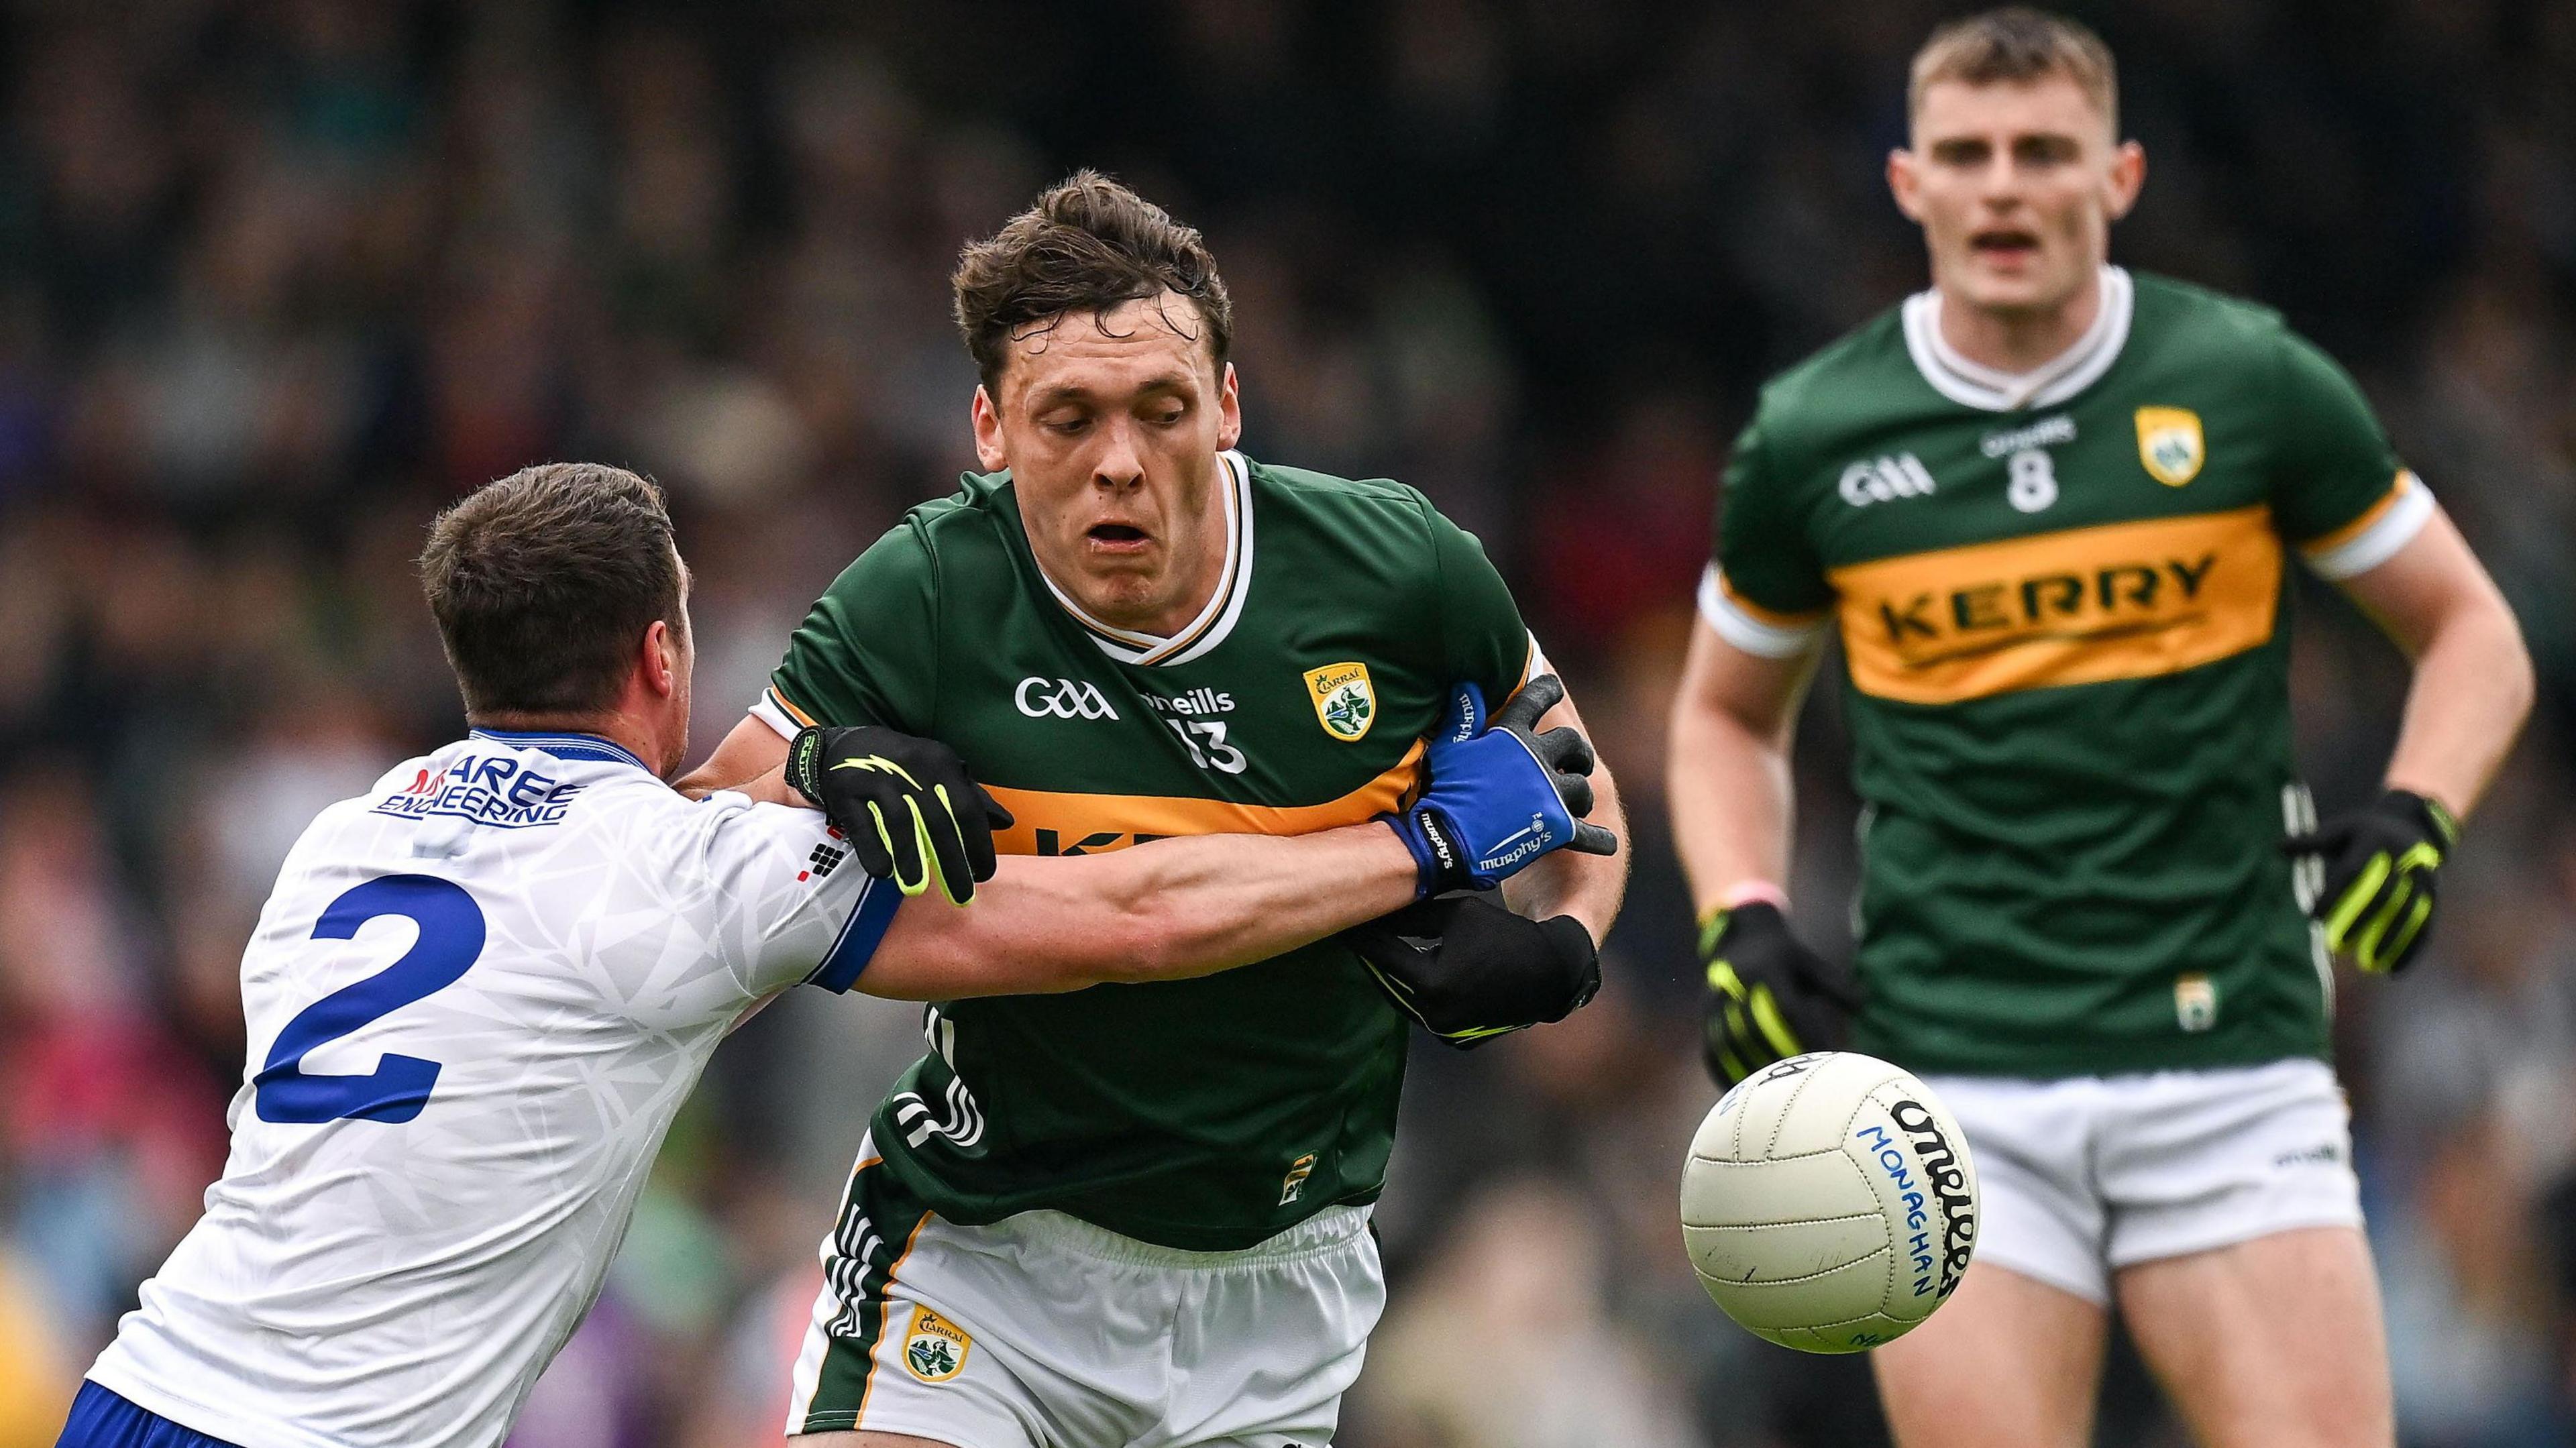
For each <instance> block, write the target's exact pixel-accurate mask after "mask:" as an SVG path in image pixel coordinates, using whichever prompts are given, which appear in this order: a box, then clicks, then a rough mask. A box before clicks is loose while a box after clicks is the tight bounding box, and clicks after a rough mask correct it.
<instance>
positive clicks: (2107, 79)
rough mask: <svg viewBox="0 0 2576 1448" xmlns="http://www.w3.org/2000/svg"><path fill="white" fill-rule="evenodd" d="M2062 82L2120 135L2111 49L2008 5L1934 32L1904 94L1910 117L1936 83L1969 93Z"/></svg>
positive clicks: (2064, 24) (2081, 28) (2067, 24)
mask: <svg viewBox="0 0 2576 1448" xmlns="http://www.w3.org/2000/svg"><path fill="white" fill-rule="evenodd" d="M2047 75H2062V76H2064V77H2066V78H2067V79H2068V80H2071V81H2073V82H2075V84H2076V85H2077V86H2079V87H2081V88H2082V89H2083V91H2084V98H2085V99H2086V100H2089V101H2091V102H2092V103H2093V108H2094V109H2095V110H2098V111H2100V112H2101V113H2102V119H2103V120H2104V121H2105V122H2107V123H2108V124H2109V125H2110V128H2111V134H2113V135H2114V136H2116V135H2118V134H2119V133H2120V74H2119V71H2118V69H2117V68H2116V67H2115V66H2114V65H2113V64H2112V61H2111V47H2109V46H2107V45H2104V44H2103V43H2102V37H2101V36H2099V35H2096V34H2094V33H2093V32H2092V30H2091V29H2090V28H2088V27H2086V26H2085V25H2083V24H2082V23H2081V22H2078V21H2074V20H2069V19H2067V18H2066V17H2065V16H2063V15H2051V14H2049V13H2048V12H2047V11H2045V10H2034V9H2032V8H2030V7H2029V6H2027V5H2009V6H2006V7H2004V8H2003V9H2001V10H1988V11H1985V12H1983V13H1982V14H1977V15H1970V16H1968V17H1966V18H1964V19H1960V20H1953V21H1950V22H1949V23H1947V24H1945V25H1943V26H1941V27H1940V28H1939V29H1937V30H1934V31H1933V32H1932V38H1931V39H1929V40H1927V41H1925V42H1923V48H1922V49H1921V50H1918V51H1916V52H1915V53H1914V69H1913V73H1912V75H1911V77H1910V78H1909V80H1908V81H1907V84H1906V87H1905V114H1906V115H1907V116H1908V117H1909V118H1910V117H1913V116H1915V115H1919V114H1921V112H1922V110H1923V92H1925V91H1926V90H1929V89H1930V88H1931V87H1932V85H1933V83H1934V82H1936V81H1945V80H1955V81H1964V82H1966V83H1967V84H1969V85H1996V84H2019V83H2026V82H2029V81H2035V80H2038V79H2039V78H2040V77H2042V76H2047Z"/></svg>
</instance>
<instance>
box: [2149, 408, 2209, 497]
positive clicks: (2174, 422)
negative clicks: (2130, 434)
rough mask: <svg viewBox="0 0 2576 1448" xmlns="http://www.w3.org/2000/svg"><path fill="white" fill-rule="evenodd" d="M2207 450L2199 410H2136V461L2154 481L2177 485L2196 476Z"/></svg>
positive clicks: (2172, 486)
mask: <svg viewBox="0 0 2576 1448" xmlns="http://www.w3.org/2000/svg"><path fill="white" fill-rule="evenodd" d="M2208 452H2209V449H2208V444H2207V443H2206V442H2205V441H2204V440H2203V439H2202V437H2201V435H2200V414H2199V413H2197V412H2194V411H2192V410H2191V409H2190V408H2188V407H2141V408H2139V409H2138V461H2139V462H2141V463H2144V464H2146V468H2147V473H2148V475H2149V476H2150V477H2153V478H2154V479H2155V480H2156V481H2157V482H2160V483H2162V484H2164V485H2165V486H2166V487H2168V488H2179V487H2181V486H2182V485H2183V484H2185V483H2187V482H2190V481H2191V480H2192V479H2194V478H2196V477H2199V476H2200V465H2201V462H2202V460H2203V459H2204V458H2206V457H2207V456H2208Z"/></svg>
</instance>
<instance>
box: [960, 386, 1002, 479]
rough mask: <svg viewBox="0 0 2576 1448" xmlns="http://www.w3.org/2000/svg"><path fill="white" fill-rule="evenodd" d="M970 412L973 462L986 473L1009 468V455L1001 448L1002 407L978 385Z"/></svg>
mask: <svg viewBox="0 0 2576 1448" xmlns="http://www.w3.org/2000/svg"><path fill="white" fill-rule="evenodd" d="M970 411H971V412H972V414H973V416H974V422H975V461H977V462H978V463H981V464H982V465H983V467H984V471H986V472H988V473H998V472H1000V471H1001V470H1002V469H1004V468H1007V467H1009V466H1010V465H1011V455H1010V453H1009V451H1008V450H1007V449H1005V448H1004V447H1003V446H1002V406H1001V404H1000V403H998V402H995V401H994V400H993V394H992V393H990V392H988V391H986V390H984V387H983V385H982V384H980V383H978V384H977V385H976V388H975V402H974V406H973V407H972V408H971V409H970Z"/></svg>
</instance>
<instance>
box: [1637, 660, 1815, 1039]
mask: <svg viewBox="0 0 2576 1448" xmlns="http://www.w3.org/2000/svg"><path fill="white" fill-rule="evenodd" d="M1817 658H1818V653H1817V651H1816V650H1813V649H1809V650H1807V651H1805V652H1802V653H1798V654H1794V655H1791V656H1789V657H1786V658H1765V657H1762V656H1760V655H1757V654H1751V653H1747V652H1745V651H1744V650H1742V649H1739V648H1737V647H1735V646H1734V645H1733V644H1730V643H1728V642H1727V641H1726V640H1725V639H1724V638H1722V637H1720V636H1719V635H1718V632H1717V630H1716V629H1715V628H1713V627H1711V626H1710V624H1709V623H1708V621H1707V620H1706V619H1705V618H1703V619H1700V620H1698V621H1697V622H1696V623H1695V624H1694V625H1693V627H1692V629H1691V643H1690V657H1689V659H1688V661H1687V662H1686V663H1685V664H1684V665H1683V668H1682V681H1681V688H1680V691H1679V692H1678V693H1677V694H1676V695H1675V696H1674V699H1673V721H1672V736H1671V746H1670V754H1669V762H1668V765H1667V767H1668V769H1669V771H1670V774H1669V781H1668V789H1669V793H1670V796H1671V799H1672V810H1673V844H1674V848H1675V849H1676V850H1677V851H1678V852H1679V853H1680V855H1681V860H1682V868H1683V871H1684V873H1686V874H1687V875H1688V876H1689V877H1690V887H1691V903H1692V905H1693V907H1694V909H1695V910H1696V911H1697V914H1698V918H1699V922H1700V933H1699V950H1700V962H1701V965H1702V967H1703V969H1705V970H1706V971H1707V975H1708V995H1707V997H1706V999H1705V1002H1704V1011H1703V1016H1702V1022H1701V1026H1702V1031H1703V1046H1704V1049H1705V1054H1706V1059H1707V1062H1708V1068H1709V1074H1710V1075H1711V1076H1713V1077H1715V1078H1716V1080H1717V1082H1718V1084H1719V1085H1721V1086H1731V1085H1733V1084H1735V1083H1736V1082H1738V1081H1741V1080H1743V1079H1744V1078H1745V1077H1746V1076H1748V1075H1751V1074H1752V1073H1753V1072H1754V1071H1756V1070H1759V1069H1760V1068H1761V1067H1763V1066H1765V1065H1768V1064H1769V1063H1771V1062H1773V1061H1777V1060H1781V1059H1783V1058H1785V1057H1789V1056H1794V1055H1797V1054H1799V1053H1800V1052H1803V1051H1812V1050H1824V1049H1832V1048H1834V1047H1837V1046H1840V1045H1841V1044H1842V1043H1843V1042H1844V1040H1845V1039H1847V1037H1848V1034H1849V1020H1850V1015H1851V1012H1852V1010H1853V1009H1854V1008H1855V1007H1856V1005H1857V999H1856V996H1855V994H1854V991H1853V988H1852V986H1851V985H1850V984H1849V983H1848V982H1847V981H1846V980H1844V979H1843V977H1842V975H1841V973H1840V972H1838V971H1836V970H1835V969H1834V968H1833V967H1832V966H1831V965H1830V964H1829V963H1827V962H1826V961H1824V960H1823V959H1822V958H1820V957H1818V956H1817V955H1816V954H1815V953H1814V952H1813V951H1811V950H1809V949H1807V948H1806V946H1805V945H1803V944H1801V943H1800V942H1799V940H1798V938H1797V937H1796V936H1795V935H1793V934H1791V933H1790V931H1789V925H1788V921H1787V919H1786V917H1785V916H1784V915H1783V913H1782V911H1781V908H1780V907H1781V906H1782V905H1783V904H1784V903H1785V902H1786V901H1787V899H1788V896H1787V893H1786V892H1785V891H1784V890H1783V889H1782V882H1783V881H1785V880H1786V879H1787V878H1788V871H1789V824H1790V812H1791V809H1792V807H1793V805H1794V803H1795V800H1794V796H1793V792H1792V791H1793V785H1792V780H1791V775H1790V771H1789V748H1790V743H1791V741H1792V739H1794V737H1795V736H1796V731H1797V723H1798V706H1799V705H1800V703H1802V702H1803V701H1804V700H1805V698H1806V693H1807V685H1808V684H1809V682H1810V681H1812V680H1813V678H1814V676H1815V670H1816V660H1817Z"/></svg>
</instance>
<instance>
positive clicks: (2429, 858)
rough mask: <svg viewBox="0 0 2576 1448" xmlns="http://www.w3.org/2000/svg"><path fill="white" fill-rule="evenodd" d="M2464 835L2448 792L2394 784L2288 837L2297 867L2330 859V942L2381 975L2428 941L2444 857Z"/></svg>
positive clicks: (2321, 911)
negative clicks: (2438, 795) (2447, 804)
mask: <svg viewBox="0 0 2576 1448" xmlns="http://www.w3.org/2000/svg"><path fill="white" fill-rule="evenodd" d="M2459 842H2460V822H2459V821H2458V820H2457V819H2455V818H2453V817H2452V814H2451V812H2450V811H2449V810H2447V809H2444V808H2443V807H2442V802H2441V801H2440V800H2437V799H2429V798H2427V797H2425V796H2423V795H2420V794H2412V793H2409V792H2408V791H2406V790H2402V789H2392V790H2390V791H2388V792H2387V793H2385V794H2383V795H2381V796H2380V797H2379V798H2378V799H2376V800H2373V801H2372V802H2371V803H2370V805H2369V807H2368V808H2365V809H2357V810H2354V811H2352V812H2351V813H2350V814H2343V815H2337V816H2336V817H2335V818H2333V819H2331V820H2328V821H2326V823H2325V826H2324V827H2323V828H2322V829H2319V830H2317V831H2315V832H2314V833H2312V834H2305V835H2299V836H2296V837H2294V838H2291V839H2287V840H2283V841H2282V842H2281V852H2282V853H2283V854H2285V855H2288V856H2290V857H2291V858H2292V859H2293V860H2295V861H2297V862H2298V863H2297V865H2296V866H2295V868H2297V869H2300V870H2310V869H2316V868H2318V867H2319V866H2322V873H2323V882H2322V885H2321V888H2319V889H2318V891H2317V894H2316V906H2315V911H2316V917H2317V919H2318V920H2319V921H2320V922H2322V923H2323V924H2324V926H2325V928H2326V950H2327V951H2328V952H2329V953H2330V954H2333V955H2336V956H2340V957H2344V958H2347V959H2349V960H2351V961H2352V963H2353V964H2354V965H2356V966H2359V967H2360V968H2361V969H2363V970H2366V971H2369V972H2370V973H2371V974H2373V975H2379V974H2389V975H2394V974H2395V973H2397V972H2398V971H2401V970H2404V969H2405V968H2406V967H2407V966H2409V965H2411V964H2413V963H2414V960H2415V953H2416V952H2417V951H2419V950H2422V949H2423V948H2424V933H2425V928H2426V927H2427V926H2429V925H2431V924H2432V921H2433V899H2434V889H2435V887H2436V886H2438V885H2439V884H2440V883H2441V876H2442V859H2443V857H2444V856H2446V855H2448V854H2449V853H2450V852H2451V847H2452V846H2454V845H2456V844H2458V843H2459ZM2311 859H2313V860H2314V861H2316V864H2314V865H2312V864H2310V863H2309V861H2310V860H2311Z"/></svg>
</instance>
